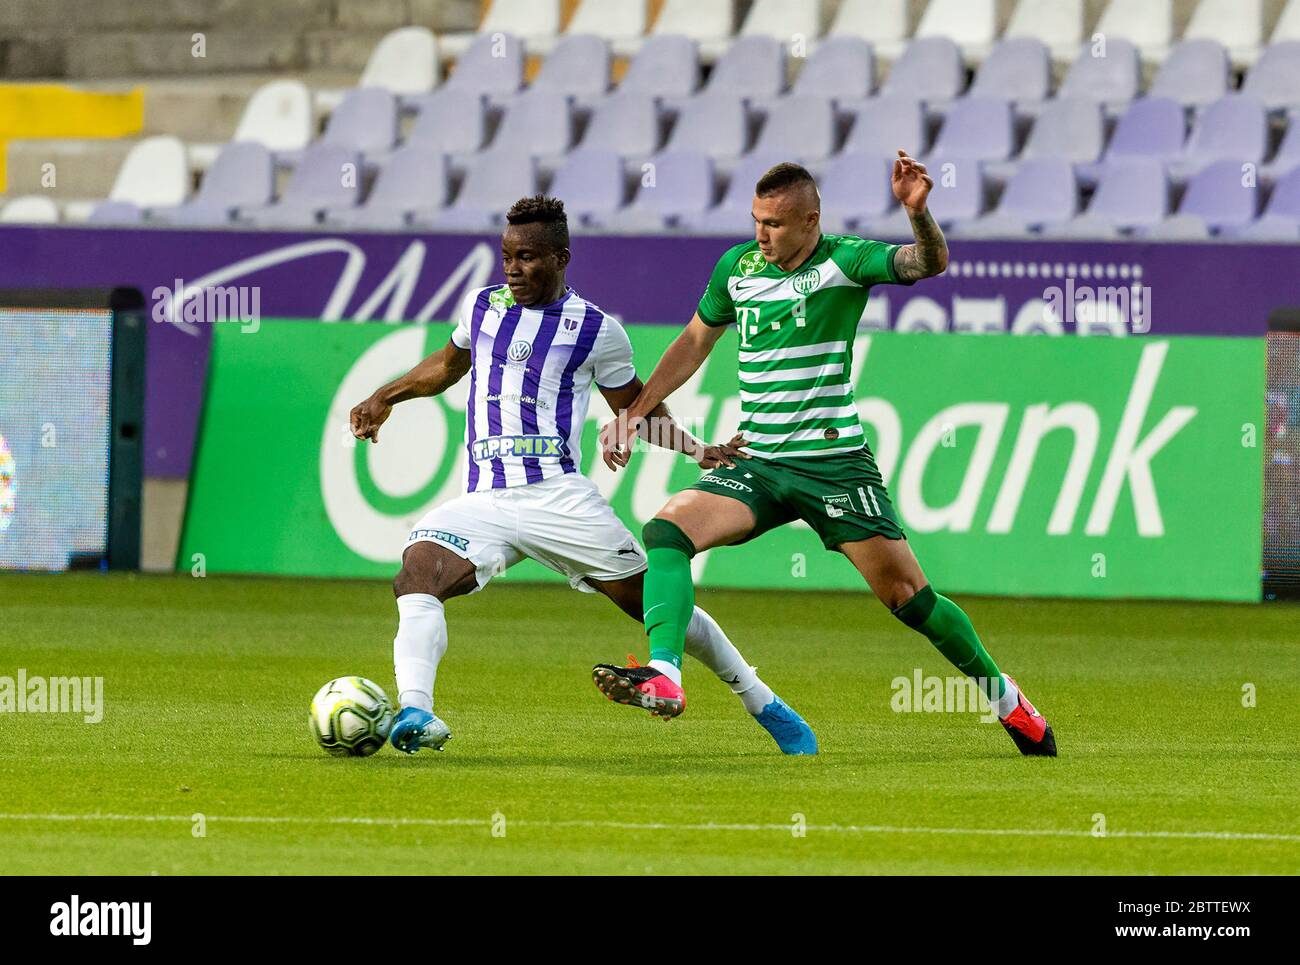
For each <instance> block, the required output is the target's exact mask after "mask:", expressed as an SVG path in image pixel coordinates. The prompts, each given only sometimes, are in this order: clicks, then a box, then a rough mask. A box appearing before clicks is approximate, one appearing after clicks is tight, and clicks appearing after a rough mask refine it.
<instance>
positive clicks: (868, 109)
mask: <svg viewBox="0 0 1300 965" xmlns="http://www.w3.org/2000/svg"><path fill="white" fill-rule="evenodd" d="M900 147H901V148H902V149H903V150H905V151H906V152H907V153H908V154H910V155H912V157H920V156H921V155H923V154H924V153H925V149H926V137H925V116H924V114H923V112H922V110H921V105H920V103H918V102H917V101H916V100H915V99H914V98H907V97H884V96H881V97H872V98H869V99H867V100H866V101H864V102H863V104H862V105H861V106H860V107H858V108H857V110H855V111H854V113H853V126H852V127H851V128H850V129H849V136H848V140H847V141H845V143H844V153H846V154H883V155H887V156H893V155H895V154H896V153H897V151H898V149H899V148H900Z"/></svg>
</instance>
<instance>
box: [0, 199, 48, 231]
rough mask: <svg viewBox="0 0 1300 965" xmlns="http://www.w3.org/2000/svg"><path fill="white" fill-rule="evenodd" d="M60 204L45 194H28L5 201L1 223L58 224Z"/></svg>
mask: <svg viewBox="0 0 1300 965" xmlns="http://www.w3.org/2000/svg"><path fill="white" fill-rule="evenodd" d="M58 221H59V206H58V205H57V204H55V203H54V201H53V200H52V199H51V198H47V197H46V196H45V195H43V194H28V195H24V196H23V197H21V198H13V199H12V200H10V201H7V202H5V206H4V208H3V209H2V210H0V224H57V223H58Z"/></svg>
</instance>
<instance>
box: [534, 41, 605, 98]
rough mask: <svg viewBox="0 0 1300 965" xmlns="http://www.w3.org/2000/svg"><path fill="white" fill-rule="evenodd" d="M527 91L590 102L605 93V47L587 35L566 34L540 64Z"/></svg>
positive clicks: (602, 43)
mask: <svg viewBox="0 0 1300 965" xmlns="http://www.w3.org/2000/svg"><path fill="white" fill-rule="evenodd" d="M529 90H549V91H555V92H556V93H559V94H572V95H573V96H575V97H577V98H578V99H579V100H580V101H581V102H583V103H584V104H589V103H591V101H592V100H594V99H595V98H597V97H600V96H601V95H603V94H604V93H605V91H607V90H609V45H608V44H606V43H605V41H604V40H602V39H601V38H600V37H596V36H593V35H591V34H566V35H565V36H564V37H562V38H561V39H560V42H559V43H558V44H557V45H556V47H555V50H553V51H552V52H551V54H550V55H549V56H548V57H547V58H546V60H545V61H543V63H542V69H541V70H540V71H538V73H537V77H536V78H535V79H534V80H533V83H532V85H531V86H530V87H529Z"/></svg>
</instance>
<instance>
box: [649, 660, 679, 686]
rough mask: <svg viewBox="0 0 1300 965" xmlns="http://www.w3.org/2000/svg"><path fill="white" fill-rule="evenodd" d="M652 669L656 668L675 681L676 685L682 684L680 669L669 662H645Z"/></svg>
mask: <svg viewBox="0 0 1300 965" xmlns="http://www.w3.org/2000/svg"><path fill="white" fill-rule="evenodd" d="M646 666H647V667H649V668H650V669H652V670H658V671H659V672H660V673H661V674H663V675H664V676H665V677H667V678H668V679H669V680H671V681H672V682H673V683H675V684H676V685H677V686H678V687H680V686H681V685H682V669H681V667H678V666H675V665H674V664H672V663H669V662H668V661H667V660H651V661H650V662H649V663H648V664H646Z"/></svg>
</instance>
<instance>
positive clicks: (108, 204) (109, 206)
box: [86, 201, 144, 225]
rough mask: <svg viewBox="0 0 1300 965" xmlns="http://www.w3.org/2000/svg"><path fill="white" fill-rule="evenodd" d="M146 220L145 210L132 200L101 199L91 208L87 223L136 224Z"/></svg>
mask: <svg viewBox="0 0 1300 965" xmlns="http://www.w3.org/2000/svg"><path fill="white" fill-rule="evenodd" d="M143 221H144V212H143V211H141V210H140V207H139V205H135V204H132V203H131V202H130V201H101V202H100V203H99V204H97V205H95V207H94V208H93V209H91V212H90V215H89V216H88V217H87V218H86V224H97V225H134V224H140V223H142V222H143Z"/></svg>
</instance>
